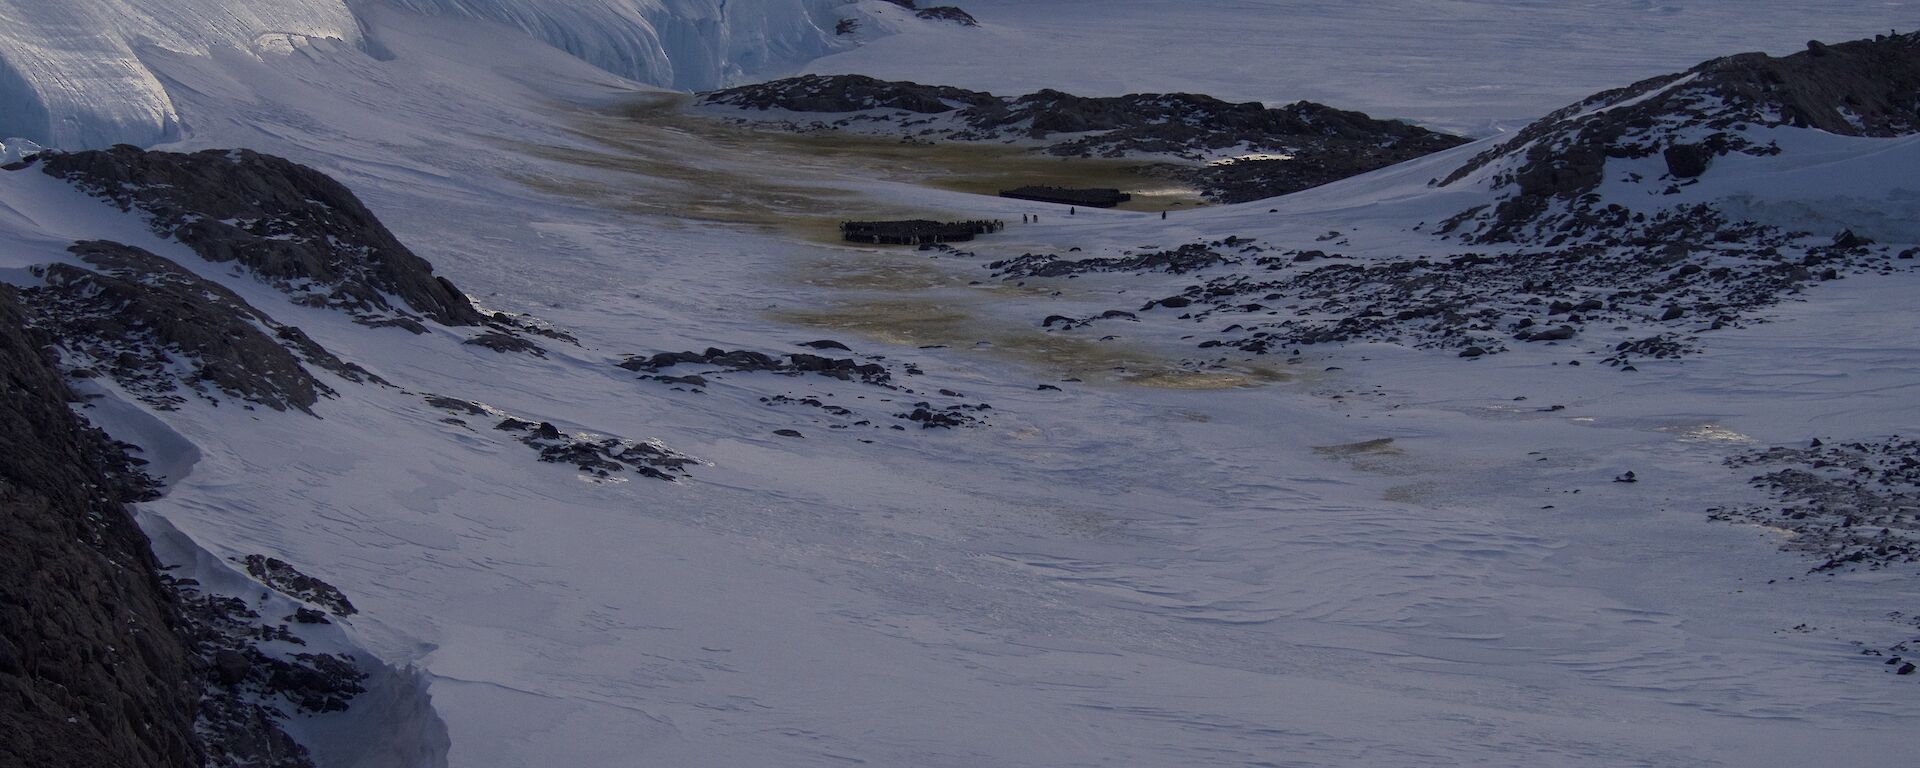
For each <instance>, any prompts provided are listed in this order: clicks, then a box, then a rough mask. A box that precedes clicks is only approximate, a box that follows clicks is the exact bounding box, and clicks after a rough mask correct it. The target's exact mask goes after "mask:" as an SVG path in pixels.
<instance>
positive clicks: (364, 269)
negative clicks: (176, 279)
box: [38, 145, 482, 333]
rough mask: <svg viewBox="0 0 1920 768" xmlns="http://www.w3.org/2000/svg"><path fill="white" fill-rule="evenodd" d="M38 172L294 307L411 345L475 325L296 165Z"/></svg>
mask: <svg viewBox="0 0 1920 768" xmlns="http://www.w3.org/2000/svg"><path fill="white" fill-rule="evenodd" d="M38 160H39V164H40V166H41V168H42V169H43V170H44V171H45V172H46V173H48V174H50V175H52V176H55V177H58V178H61V179H65V180H67V181H69V182H71V183H73V184H74V185H75V186H77V187H79V188H80V189H82V190H84V191H86V192H87V193H88V194H91V195H93V196H95V197H99V198H102V199H105V200H107V201H110V202H111V203H113V204H114V205H116V206H119V207H120V209H121V210H126V211H138V212H140V213H142V214H144V215H145V216H146V217H147V220H148V222H149V224H150V225H151V227H152V229H153V231H154V232H156V233H157V234H160V235H162V236H165V237H170V238H173V239H176V240H179V241H180V242H182V243H185V244H186V245H187V246H188V247H191V248H192V249H193V250H194V252H195V253H198V254H199V255H200V256H201V257H202V258H205V259H207V260H209V261H215V262H221V263H226V262H233V263H236V264H239V265H240V266H242V267H244V268H246V269H247V270H248V271H250V272H252V273H253V275H254V276H255V277H258V278H259V279H261V280H262V281H265V282H266V283H268V284H270V285H273V286H274V287H276V288H278V289H280V290H282V291H285V292H287V293H288V294H291V295H292V296H293V297H294V299H295V300H296V301H298V302H300V303H302V304H307V305H310V306H324V307H332V308H335V309H340V310H343V311H346V312H348V313H350V314H352V315H353V317H354V318H355V320H356V321H358V322H360V323H362V324H365V325H371V326H399V327H402V328H407V329H409V330H412V331H414V332H416V333H419V332H424V331H425V328H424V327H423V326H422V325H421V323H420V321H421V319H422V318H424V319H428V320H433V321H435V322H438V323H441V324H443V325H473V324H476V323H478V322H480V321H481V319H482V318H481V316H480V313H479V312H478V311H477V310H475V309H474V307H473V305H472V304H471V303H469V302H468V301H467V298H466V296H465V295H464V294H462V293H461V292H460V291H459V290H458V289H456V288H455V287H454V286H453V284H452V283H450V282H448V281H447V280H446V279H445V278H442V277H437V276H435V275H434V274H433V266H432V265H431V264H428V263H427V262H426V260H425V259H422V258H420V257H419V256H416V255H414V254H413V252H412V251H410V250H408V249H407V247H406V246H405V245H402V244H401V243H400V241H399V240H398V239H396V238H395V237H394V236H393V233H392V232H390V231H388V230H387V228H386V226H385V225H383V224H381V223H380V220H379V219H377V218H375V217H374V215H373V213H372V212H371V211H368V210H367V208H366V206H365V205H363V204H361V202H360V200H359V198H357V197H355V196H354V194H353V193H352V192H351V191H348V189H347V188H346V187H345V186H343V185H341V184H340V183H339V182H337V181H334V180H333V179H332V178H330V177H328V176H327V175H326V174H323V173H321V172H319V171H316V170H314V169H312V168H308V167H306V166H304V165H300V164H297V163H294V162H291V161H288V160H285V159H282V158H278V157H273V156H271V155H262V154H259V153H257V152H253V151H250V150H245V149H239V150H231V151H227V150H208V151H204V152H196V153H193V154H178V153H173V152H153V151H146V150H142V149H139V148H137V147H130V146H124V145H122V146H117V147H114V148H112V149H108V150H97V151H88V152H73V153H52V154H44V155H39V156H38ZM389 297H394V298H398V299H399V300H400V301H401V302H402V303H404V305H405V306H404V307H401V306H394V304H393V303H392V302H390V301H389Z"/></svg>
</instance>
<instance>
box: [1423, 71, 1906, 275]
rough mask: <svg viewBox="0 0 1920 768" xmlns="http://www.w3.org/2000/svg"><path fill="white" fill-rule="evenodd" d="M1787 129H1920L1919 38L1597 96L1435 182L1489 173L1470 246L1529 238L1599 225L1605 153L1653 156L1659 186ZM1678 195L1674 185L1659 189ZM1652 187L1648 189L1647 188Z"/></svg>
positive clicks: (1773, 150) (1757, 151)
mask: <svg viewBox="0 0 1920 768" xmlns="http://www.w3.org/2000/svg"><path fill="white" fill-rule="evenodd" d="M1783 126H1784V127H1791V128H1803V129H1814V130H1820V131H1825V132H1827V133H1833V134H1839V135H1844V136H1876V137H1890V136H1903V135H1907V134H1911V133H1915V132H1920V33H1914V34H1907V35H1893V36H1881V37H1877V38H1874V39H1872V40H1858V41H1854V42H1849V43H1840V44H1837V45H1831V46H1829V45H1824V44H1821V43H1819V42H1810V43H1808V45H1807V50H1805V51H1802V52H1800V53H1796V54H1793V55H1791V56H1785V57H1779V58H1775V57H1772V56H1768V55H1766V54H1763V53H1744V54H1740V55H1737V56H1728V57H1725V58H1721V59H1715V60H1713V61H1709V62H1706V63H1704V64H1701V65H1699V66H1697V67H1694V68H1693V69H1690V70H1688V71H1686V72H1682V73H1678V74H1672V75H1663V76H1660V77H1656V78H1651V79H1648V80H1644V81H1641V82H1639V83H1635V84H1634V85H1631V86H1628V87H1625V88H1619V89H1615V90H1611V91H1607V92H1604V93H1601V94H1598V95H1596V96H1593V97H1592V98H1589V99H1587V100H1585V101H1582V102H1580V103H1578V104H1574V105H1572V106H1569V107H1567V108H1565V109H1562V110H1560V111H1558V112H1555V113H1553V114H1551V115H1548V116H1547V117H1545V118H1543V119H1541V120H1539V121H1537V122H1535V123H1533V124H1532V125H1529V126H1528V127H1527V128H1526V129H1524V130H1522V131H1521V132H1520V133H1518V134H1517V135H1516V136H1515V137H1514V138H1513V139H1512V140H1509V141H1506V142H1503V143H1501V144H1500V145H1499V146H1496V147H1494V148H1492V149H1489V150H1487V151H1485V152H1482V153H1480V154H1479V155H1477V156H1475V157H1474V158H1472V159H1471V160H1469V161H1468V162H1467V163H1466V164H1464V165H1462V166H1461V167H1460V168H1459V169H1457V170H1455V171H1454V172H1453V173H1452V174H1450V175H1449V176H1448V177H1447V178H1446V179H1444V180H1443V181H1442V182H1441V183H1442V184H1443V185H1448V184H1455V183H1459V182H1460V181H1461V180H1463V179H1466V178H1468V177H1471V176H1474V175H1476V174H1479V173H1481V172H1483V171H1491V179H1490V183H1491V184H1492V186H1493V187H1494V188H1495V189H1497V190H1500V191H1502V192H1503V193H1504V197H1503V198H1502V199H1501V201H1500V202H1499V203H1498V204H1497V205H1495V206H1494V207H1492V208H1490V209H1488V210H1486V211H1482V212H1469V214H1468V216H1467V218H1469V219H1472V220H1473V221H1475V222H1477V223H1478V224H1479V225H1480V226H1479V227H1478V228H1476V229H1471V230H1464V231H1463V233H1464V234H1466V235H1468V236H1469V239H1472V240H1475V241H1477V242H1516V241H1531V240H1538V239H1544V238H1552V237H1556V236H1562V235H1564V236H1580V235H1583V234H1586V233H1590V232H1594V231H1601V230H1604V229H1606V227H1605V226H1604V225H1605V220H1604V219H1605V217H1603V216H1600V215H1598V214H1597V213H1596V208H1598V207H1599V206H1600V205H1601V201H1598V200H1595V199H1591V198H1589V195H1591V194H1592V193H1593V192H1594V191H1595V190H1596V189H1597V188H1598V187H1599V186H1600V183H1601V181H1602V180H1603V173H1604V171H1605V169H1606V167H1607V162H1608V161H1609V160H1612V159H1638V158H1648V157H1654V156H1656V155H1657V156H1660V158H1661V159H1662V160H1663V161H1664V168H1665V170H1666V175H1665V177H1664V178H1662V179H1659V180H1654V183H1656V184H1659V185H1680V184H1685V183H1687V182H1689V181H1690V180H1692V179H1695V178H1698V177H1700V176H1702V175H1704V174H1706V173H1708V172H1710V170H1711V168H1712V166H1713V162H1714V160H1715V158H1719V157H1724V156H1726V155H1728V154H1731V153H1736V152H1737V153H1743V154H1748V155H1758V156H1765V155H1771V154H1777V153H1779V152H1780V148H1779V147H1778V146H1777V145H1774V144H1773V143H1772V142H1771V141H1770V140H1766V139H1764V138H1763V137H1761V136H1759V135H1758V134H1757V133H1756V131H1755V129H1757V128H1770V127H1783ZM1668 188H1669V190H1671V191H1677V188H1678V187H1677V186H1669V187H1668ZM1657 189H1658V187H1656V190H1657Z"/></svg>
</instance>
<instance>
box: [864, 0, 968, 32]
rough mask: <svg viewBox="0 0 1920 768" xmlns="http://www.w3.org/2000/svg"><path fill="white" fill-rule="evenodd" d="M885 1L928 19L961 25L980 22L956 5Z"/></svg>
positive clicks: (895, 0) (966, 25)
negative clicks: (923, 5)
mask: <svg viewBox="0 0 1920 768" xmlns="http://www.w3.org/2000/svg"><path fill="white" fill-rule="evenodd" d="M886 1H887V2H889V3H893V4H894V5H897V6H900V7H902V8H905V9H907V10H909V11H913V15H914V16H916V17H918V18H922V19H926V20H928V21H951V22H953V23H955V24H959V25H960V26H963V27H977V26H980V22H979V21H978V20H976V19H974V18H973V14H971V13H967V12H966V11H965V10H962V9H960V8H958V7H956V6H951V5H934V6H928V7H925V8H922V7H920V5H919V4H918V3H916V2H914V0H886Z"/></svg>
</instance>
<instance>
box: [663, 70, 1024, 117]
mask: <svg viewBox="0 0 1920 768" xmlns="http://www.w3.org/2000/svg"><path fill="white" fill-rule="evenodd" d="M700 99H701V101H702V102H703V103H706V104H718V105H725V106H730V107H737V108H740V109H755V110H763V111H764V110H769V109H783V110H787V111H790V112H820V113H829V114H831V113H840V112H861V111H865V110H869V109H896V110H901V111H905V112H914V113H917V114H923V115H933V114H942V113H946V112H952V111H954V110H956V109H963V108H966V107H980V108H991V107H993V106H994V105H996V104H998V103H999V101H1000V100H999V98H997V97H995V96H994V95H993V94H991V93H986V92H984V91H969V90H967V89H964V88H950V87H946V86H938V85H921V84H919V83H908V82H893V81H887V80H881V79H878V78H872V77H867V76H866V75H831V76H829V75H803V76H801V77H791V78H787V79H785V80H774V81H772V82H767V83H758V84H754V85H745V86H740V87H738V88H728V89H726V90H722V91H713V92H711V93H705V94H701V96H700Z"/></svg>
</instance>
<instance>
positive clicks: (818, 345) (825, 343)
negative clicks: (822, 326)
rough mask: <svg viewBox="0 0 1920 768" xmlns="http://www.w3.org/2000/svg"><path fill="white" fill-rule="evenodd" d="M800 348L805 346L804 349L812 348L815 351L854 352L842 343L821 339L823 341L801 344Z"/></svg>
mask: <svg viewBox="0 0 1920 768" xmlns="http://www.w3.org/2000/svg"><path fill="white" fill-rule="evenodd" d="M800 346H803V347H810V348H813V349H837V350H840V351H842V352H852V351H853V350H852V349H849V348H848V347H847V345H845V344H842V343H840V342H837V341H834V340H832V339H821V340H819V341H808V342H803V343H801V344H800Z"/></svg>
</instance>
